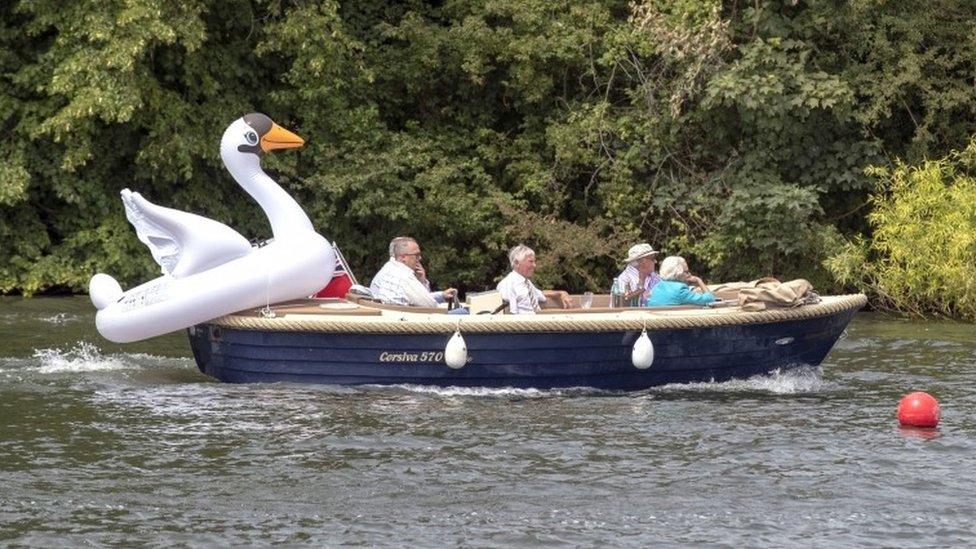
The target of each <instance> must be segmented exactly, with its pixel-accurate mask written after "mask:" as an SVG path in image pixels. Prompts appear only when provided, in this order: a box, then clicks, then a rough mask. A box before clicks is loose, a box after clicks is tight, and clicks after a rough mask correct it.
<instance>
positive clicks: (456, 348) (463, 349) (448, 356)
mask: <svg viewBox="0 0 976 549" xmlns="http://www.w3.org/2000/svg"><path fill="white" fill-rule="evenodd" d="M444 362H446V363H447V365H448V366H449V367H451V368H454V369H455V370H457V369H458V368H461V367H463V366H464V365H465V364H467V363H468V344H467V343H465V342H464V337H462V336H461V331H460V330H458V331H456V332H454V335H453V336H451V339H449V340H448V341H447V346H446V347H444Z"/></svg>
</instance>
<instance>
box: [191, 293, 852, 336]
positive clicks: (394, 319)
mask: <svg viewBox="0 0 976 549" xmlns="http://www.w3.org/2000/svg"><path fill="white" fill-rule="evenodd" d="M866 303H867V297H866V296H865V295H864V294H854V295H843V296H826V297H824V298H823V301H821V302H820V303H818V304H815V305H804V306H802V307H796V308H793V309H767V310H765V311H757V312H745V311H739V310H729V309H725V310H718V309H703V310H702V311H701V312H698V311H696V312H695V313H694V314H675V313H673V312H672V313H668V312H664V311H654V310H653V309H636V310H628V311H622V312H619V313H608V314H606V315H602V314H600V315H597V314H589V315H586V314H583V315H578V316H573V315H572V313H567V315H566V316H563V315H521V316H519V315H494V316H492V315H472V316H461V317H459V316H448V315H433V314H414V313H407V314H401V315H399V317H398V316H397V315H396V314H394V315H385V316H362V317H356V316H352V315H350V316H329V315H328V313H327V312H324V311H323V314H321V315H297V314H296V315H289V314H284V315H282V316H279V317H276V318H262V317H256V316H238V315H228V316H223V317H220V318H217V319H215V320H212V321H210V323H211V324H216V325H219V326H225V327H228V328H240V329H243V330H268V331H277V332H329V333H359V334H439V333H452V332H454V331H455V330H456V329H458V320H459V319H460V330H461V331H462V332H463V333H466V334H468V333H482V334H484V333H525V332H611V331H620V330H641V329H643V328H645V327H646V329H648V330H661V329H675V328H679V329H680V328H703V327H711V326H732V325H748V324H768V323H771V322H782V321H787V320H802V319H807V318H815V317H820V316H829V315H832V314H835V313H839V312H842V311H850V310H854V311H856V310H858V309H860V308H861V307H863V306H864V305H865V304H866ZM611 315H613V316H612V317H611ZM302 317H304V318H302ZM607 317H610V318H607Z"/></svg>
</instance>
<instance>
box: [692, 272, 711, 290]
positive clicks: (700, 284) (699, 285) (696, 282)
mask: <svg viewBox="0 0 976 549" xmlns="http://www.w3.org/2000/svg"><path fill="white" fill-rule="evenodd" d="M687 281H688V285H689V286H694V287H695V289H696V290H700V291H703V292H704V291H707V290H708V287H706V286H705V282H704V281H703V280H702V279H701V278H699V277H697V276H695V275H693V274H689V275H688V279H687Z"/></svg>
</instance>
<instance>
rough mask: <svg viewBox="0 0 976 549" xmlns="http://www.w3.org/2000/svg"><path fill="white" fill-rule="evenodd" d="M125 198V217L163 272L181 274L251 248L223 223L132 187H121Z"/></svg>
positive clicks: (196, 270) (219, 263)
mask: <svg viewBox="0 0 976 549" xmlns="http://www.w3.org/2000/svg"><path fill="white" fill-rule="evenodd" d="M122 202H123V203H124V204H125V216H126V218H127V219H128V220H129V223H131V224H132V226H133V227H134V228H135V230H136V235H137V236H138V237H139V240H140V241H142V242H143V243H144V244H145V245H146V246H148V247H149V251H150V252H151V253H152V256H153V259H155V260H156V263H158V264H159V266H160V267H161V268H162V272H163V274H168V275H171V276H173V277H174V278H182V277H186V276H190V275H192V274H195V273H199V272H202V271H205V270H207V269H210V268H212V267H215V266H217V265H221V264H223V263H226V262H228V261H231V260H233V259H237V258H238V257H241V256H243V255H246V254H248V253H250V252H251V245H250V243H248V241H247V239H246V238H244V237H243V236H241V235H240V234H239V233H238V232H237V231H235V230H234V229H231V228H230V227H228V226H227V225H224V224H223V223H219V222H217V221H214V220H212V219H208V218H206V217H203V216H199V215H196V214H191V213H187V212H181V211H179V210H174V209H172V208H165V207H163V206H157V205H156V204H153V203H152V202H149V201H148V200H146V199H145V198H143V197H142V195H140V194H139V193H136V192H132V191H130V190H129V189H123V190H122Z"/></svg>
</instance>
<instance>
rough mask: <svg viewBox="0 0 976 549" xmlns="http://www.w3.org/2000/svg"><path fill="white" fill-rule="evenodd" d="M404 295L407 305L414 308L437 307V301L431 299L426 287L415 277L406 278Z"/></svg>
mask: <svg viewBox="0 0 976 549" xmlns="http://www.w3.org/2000/svg"><path fill="white" fill-rule="evenodd" d="M403 293H404V294H405V295H406V298H407V303H409V304H410V305H411V306H414V307H433V308H436V307H437V300H435V299H434V298H433V297H431V295H430V293H429V292H428V291H427V288H425V287H424V285H423V284H422V283H421V282H420V281H419V280H417V279H416V278H413V277H409V276H408V277H406V278H405V279H404V281H403Z"/></svg>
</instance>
